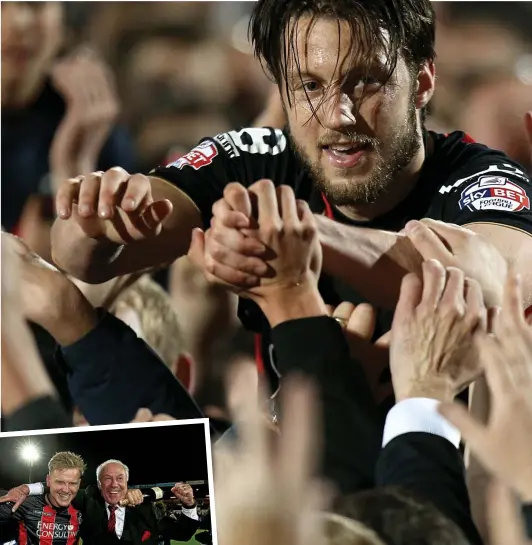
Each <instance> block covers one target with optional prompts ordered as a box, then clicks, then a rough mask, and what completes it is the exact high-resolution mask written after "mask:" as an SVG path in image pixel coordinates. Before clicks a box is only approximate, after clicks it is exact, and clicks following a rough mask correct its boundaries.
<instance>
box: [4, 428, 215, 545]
mask: <svg viewBox="0 0 532 545" xmlns="http://www.w3.org/2000/svg"><path fill="white" fill-rule="evenodd" d="M0 460H2V462H1V464H0V496H1V498H0V544H1V545H3V544H6V543H9V544H20V545H33V544H36V543H46V544H47V545H59V544H61V545H62V544H64V545H74V544H77V543H80V544H83V545H106V544H107V543H109V544H110V543H123V544H124V545H131V544H135V545H137V544H138V545H141V544H144V545H181V544H182V543H187V544H190V545H217V536H216V526H215V520H216V516H215V506H214V490H213V477H212V456H211V439H210V431H209V421H208V419H206V418H205V419H197V420H176V421H167V422H148V423H142V424H122V425H114V426H87V427H81V428H61V429H52V430H40V431H32V432H11V433H3V434H1V435H0ZM22 485H29V486H22ZM28 492H29V494H28ZM19 501H21V503H20V505H17V502H19ZM113 506H116V508H114V507H113ZM14 508H15V511H13V509H14ZM117 536H119V537H120V539H119V540H117ZM78 539H79V541H76V540H78Z"/></svg>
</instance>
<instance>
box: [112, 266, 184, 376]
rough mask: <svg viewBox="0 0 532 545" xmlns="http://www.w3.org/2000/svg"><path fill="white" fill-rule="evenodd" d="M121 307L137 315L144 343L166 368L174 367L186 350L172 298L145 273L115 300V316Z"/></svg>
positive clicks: (113, 309)
mask: <svg viewBox="0 0 532 545" xmlns="http://www.w3.org/2000/svg"><path fill="white" fill-rule="evenodd" d="M119 304H125V305H127V306H128V307H129V308H131V309H133V310H135V311H136V312H137V313H138V316H139V320H140V324H141V326H142V332H143V334H144V340H145V341H146V343H147V344H148V345H149V346H150V348H152V350H154V351H155V352H156V353H157V355H158V356H159V357H160V358H161V359H162V360H163V362H164V363H165V364H166V366H167V367H170V366H172V365H173V364H174V363H175V362H176V361H177V359H178V357H179V355H180V354H181V352H182V350H183V338H182V337H183V335H182V332H181V328H180V327H179V321H178V318H177V312H176V310H175V308H174V306H173V304H172V298H171V297H170V295H169V294H168V293H167V292H166V291H165V290H164V289H163V288H161V286H159V284H157V282H155V280H153V279H152V278H151V277H150V276H149V275H147V274H145V275H143V276H141V277H140V278H139V279H138V280H137V281H136V282H135V283H134V284H133V285H131V286H130V287H128V288H127V289H125V290H124V291H123V292H122V293H121V294H120V295H119V296H118V297H117V298H116V300H115V301H114V302H113V305H112V308H111V312H112V313H115V312H117V310H118V308H117V307H118V305H119Z"/></svg>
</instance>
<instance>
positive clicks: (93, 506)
mask: <svg viewBox="0 0 532 545" xmlns="http://www.w3.org/2000/svg"><path fill="white" fill-rule="evenodd" d="M96 474H97V479H98V488H96V487H88V488H87V489H86V491H85V495H84V498H83V501H84V503H85V505H84V506H83V512H84V523H83V524H82V527H81V529H80V536H81V537H82V539H83V543H84V545H105V544H112V543H120V544H122V545H128V544H135V545H138V544H141V543H142V544H144V545H156V544H157V543H158V538H159V536H163V537H164V538H167V539H173V540H176V541H189V540H190V539H191V538H192V536H193V535H194V534H195V533H196V530H197V529H198V525H199V517H198V514H197V509H196V502H195V500H194V494H193V491H192V488H191V487H190V486H189V485H186V484H183V483H177V484H176V485H175V487H174V488H173V489H172V492H173V494H174V495H175V497H176V498H178V499H179V500H181V503H182V506H183V507H182V511H183V512H182V515H181V516H180V517H179V518H177V519H174V518H172V517H168V516H161V514H160V513H158V512H157V510H156V509H155V508H154V505H153V503H150V502H148V503H143V504H141V505H137V506H136V507H126V506H124V505H121V503H123V500H125V497H126V493H127V482H128V480H129V469H128V467H127V466H126V465H125V464H123V463H122V462H120V461H119V460H108V461H106V462H104V463H103V464H101V465H100V466H99V467H98V469H97V472H96Z"/></svg>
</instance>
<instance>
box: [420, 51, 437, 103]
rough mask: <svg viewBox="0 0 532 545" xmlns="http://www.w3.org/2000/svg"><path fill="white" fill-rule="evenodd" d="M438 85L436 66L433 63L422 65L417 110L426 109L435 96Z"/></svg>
mask: <svg viewBox="0 0 532 545" xmlns="http://www.w3.org/2000/svg"><path fill="white" fill-rule="evenodd" d="M435 84H436V66H435V64H434V62H433V61H426V62H424V63H423V64H422V65H421V68H420V69H419V72H418V74H417V81H416V108H417V109H418V110H421V108H424V107H425V106H426V105H427V104H428V103H429V102H430V99H431V98H432V95H434V86H435Z"/></svg>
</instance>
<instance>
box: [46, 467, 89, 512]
mask: <svg viewBox="0 0 532 545" xmlns="http://www.w3.org/2000/svg"><path fill="white" fill-rule="evenodd" d="M46 484H47V486H48V487H49V488H50V492H49V494H48V497H49V499H50V503H51V504H52V505H55V506H56V507H68V506H69V505H70V504H71V502H72V500H73V499H74V498H75V497H76V494H77V493H78V490H79V486H80V484H81V472H80V470H79V469H54V470H53V471H52V472H51V473H50V474H49V475H47V476H46Z"/></svg>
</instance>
